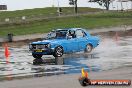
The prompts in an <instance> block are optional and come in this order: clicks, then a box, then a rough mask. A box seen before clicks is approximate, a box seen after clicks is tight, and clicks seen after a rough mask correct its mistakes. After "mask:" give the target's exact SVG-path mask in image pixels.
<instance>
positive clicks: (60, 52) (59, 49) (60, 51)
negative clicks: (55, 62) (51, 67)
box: [53, 46, 63, 57]
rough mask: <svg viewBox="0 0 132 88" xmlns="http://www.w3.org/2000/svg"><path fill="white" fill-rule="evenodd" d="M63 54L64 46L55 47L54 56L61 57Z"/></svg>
mask: <svg viewBox="0 0 132 88" xmlns="http://www.w3.org/2000/svg"><path fill="white" fill-rule="evenodd" d="M62 55H63V48H62V47H61V46H58V47H56V48H55V50H54V53H53V56H54V57H61V56H62Z"/></svg>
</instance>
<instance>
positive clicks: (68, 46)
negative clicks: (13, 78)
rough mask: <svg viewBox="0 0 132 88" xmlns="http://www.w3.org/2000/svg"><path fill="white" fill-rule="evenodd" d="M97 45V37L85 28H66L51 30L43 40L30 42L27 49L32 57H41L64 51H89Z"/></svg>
mask: <svg viewBox="0 0 132 88" xmlns="http://www.w3.org/2000/svg"><path fill="white" fill-rule="evenodd" d="M98 45H99V38H98V37H97V36H91V35H90V34H89V33H88V32H87V31H86V30H85V29H82V28H68V29H57V30H53V31H51V32H50V33H49V34H48V35H47V38H46V39H45V40H43V41H37V42H32V43H30V44H29V49H30V51H32V56H33V57H34V58H41V57H42V55H53V56H54V57H61V56H62V55H63V54H64V53H65V54H66V53H73V52H80V51H85V52H87V53H90V52H91V51H92V49H94V48H95V47H97V46H98Z"/></svg>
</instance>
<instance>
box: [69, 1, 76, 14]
mask: <svg viewBox="0 0 132 88" xmlns="http://www.w3.org/2000/svg"><path fill="white" fill-rule="evenodd" d="M69 5H74V6H75V13H77V0H69Z"/></svg>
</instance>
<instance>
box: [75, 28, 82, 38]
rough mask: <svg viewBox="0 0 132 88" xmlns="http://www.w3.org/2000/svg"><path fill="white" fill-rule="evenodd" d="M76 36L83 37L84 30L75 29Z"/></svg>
mask: <svg viewBox="0 0 132 88" xmlns="http://www.w3.org/2000/svg"><path fill="white" fill-rule="evenodd" d="M76 37H77V38H80V37H84V32H83V31H82V30H77V31H76Z"/></svg>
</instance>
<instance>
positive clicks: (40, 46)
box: [32, 44, 48, 49]
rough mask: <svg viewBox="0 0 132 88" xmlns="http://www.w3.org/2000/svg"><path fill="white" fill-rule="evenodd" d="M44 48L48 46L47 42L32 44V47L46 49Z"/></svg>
mask: <svg viewBox="0 0 132 88" xmlns="http://www.w3.org/2000/svg"><path fill="white" fill-rule="evenodd" d="M46 48H48V45H47V44H43V45H35V44H32V49H46Z"/></svg>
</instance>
